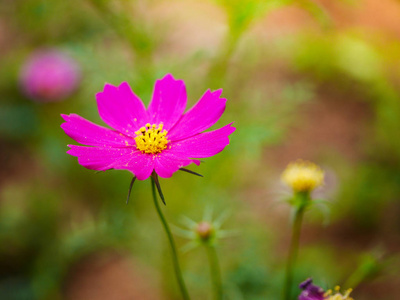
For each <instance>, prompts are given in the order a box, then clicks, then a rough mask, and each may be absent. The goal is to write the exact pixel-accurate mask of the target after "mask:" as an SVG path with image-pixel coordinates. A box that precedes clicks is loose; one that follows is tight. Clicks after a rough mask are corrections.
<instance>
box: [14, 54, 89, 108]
mask: <svg viewBox="0 0 400 300" xmlns="http://www.w3.org/2000/svg"><path fill="white" fill-rule="evenodd" d="M80 77H81V76H80V68H79V65H78V64H77V62H76V61H75V60H74V59H72V58H71V57H69V56H68V55H67V54H65V53H64V52H62V51H60V50H57V49H46V50H40V51H37V52H35V53H33V54H32V56H31V57H30V58H29V59H28V60H27V62H26V63H25V64H24V65H23V67H22V69H21V74H20V83H21V87H22V89H23V90H24V92H25V94H26V95H27V96H28V97H30V98H32V99H33V100H37V101H39V102H54V101H61V100H63V99H65V98H66V97H68V96H69V95H70V94H71V93H72V92H73V91H74V90H75V89H76V88H77V86H78V84H79V80H80Z"/></svg>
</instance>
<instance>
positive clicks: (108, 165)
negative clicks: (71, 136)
mask: <svg viewBox="0 0 400 300" xmlns="http://www.w3.org/2000/svg"><path fill="white" fill-rule="evenodd" d="M69 147H70V148H71V149H70V150H68V152H67V153H68V154H70V155H73V156H76V157H78V162H79V164H81V165H82V166H84V167H85V168H88V169H91V170H97V171H105V170H108V169H118V170H128V171H131V172H132V173H133V174H134V175H135V176H136V177H137V179H139V180H145V179H147V178H148V177H149V176H150V175H151V173H152V172H153V170H154V158H153V156H152V155H146V154H142V153H141V152H140V151H138V150H137V149H136V148H134V147H126V148H102V147H85V146H75V145H69Z"/></svg>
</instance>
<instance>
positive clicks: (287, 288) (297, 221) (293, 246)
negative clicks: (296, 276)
mask: <svg viewBox="0 0 400 300" xmlns="http://www.w3.org/2000/svg"><path fill="white" fill-rule="evenodd" d="M298 196H299V197H302V198H303V196H301V195H298ZM308 200H309V198H308V196H306V197H304V198H303V199H301V203H300V204H299V205H298V206H296V207H295V213H294V220H293V226H292V238H291V241H290V248H289V255H288V258H287V265H286V274H285V284H284V287H283V288H284V289H283V299H284V300H290V299H291V289H292V282H293V269H294V266H295V264H296V259H297V253H298V251H299V240H300V232H301V224H302V221H303V215H304V211H305V208H306V205H307V202H308Z"/></svg>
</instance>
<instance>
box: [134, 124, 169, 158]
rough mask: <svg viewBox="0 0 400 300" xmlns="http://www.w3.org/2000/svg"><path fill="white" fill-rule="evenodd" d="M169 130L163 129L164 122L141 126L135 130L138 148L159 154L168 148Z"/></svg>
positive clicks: (143, 151)
mask: <svg viewBox="0 0 400 300" xmlns="http://www.w3.org/2000/svg"><path fill="white" fill-rule="evenodd" d="M167 133H168V132H167V131H166V130H165V129H164V130H163V124H162V123H161V124H160V125H158V127H157V125H155V124H153V125H150V124H149V123H147V124H146V126H143V127H141V128H140V129H139V130H138V131H136V132H135V134H136V137H135V141H136V148H137V149H138V150H140V151H142V153H147V154H157V153H160V152H161V151H163V150H164V149H166V148H167V144H168V140H167V138H166V136H167Z"/></svg>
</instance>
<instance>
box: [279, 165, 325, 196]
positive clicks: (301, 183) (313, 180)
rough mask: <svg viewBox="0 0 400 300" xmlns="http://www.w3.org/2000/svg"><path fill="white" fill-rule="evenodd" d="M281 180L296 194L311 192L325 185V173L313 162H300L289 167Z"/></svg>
mask: <svg viewBox="0 0 400 300" xmlns="http://www.w3.org/2000/svg"><path fill="white" fill-rule="evenodd" d="M281 179H282V181H283V182H284V183H285V184H287V185H288V186H289V187H291V188H292V189H293V191H294V192H311V191H312V190H313V189H315V188H316V187H318V186H320V185H323V183H324V172H323V171H322V170H321V168H320V167H318V166H317V165H316V164H314V163H312V162H309V161H302V160H298V161H296V162H294V163H291V164H289V165H288V166H287V168H286V169H285V171H284V172H283V173H282V177H281Z"/></svg>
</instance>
